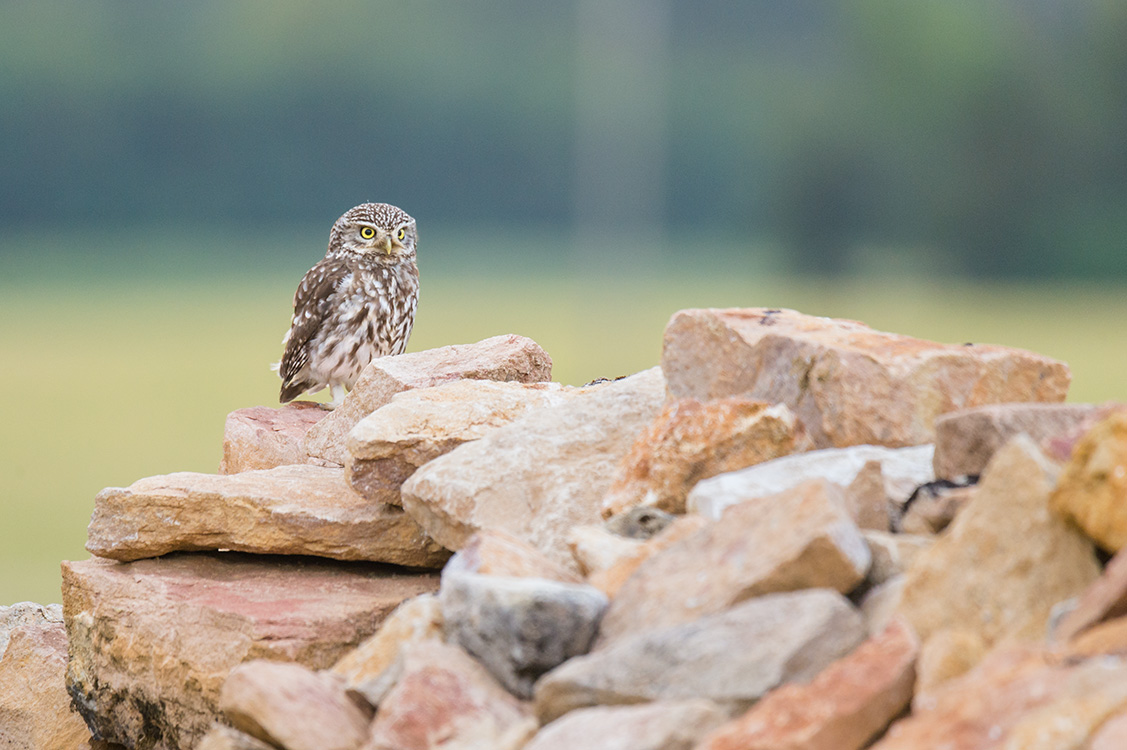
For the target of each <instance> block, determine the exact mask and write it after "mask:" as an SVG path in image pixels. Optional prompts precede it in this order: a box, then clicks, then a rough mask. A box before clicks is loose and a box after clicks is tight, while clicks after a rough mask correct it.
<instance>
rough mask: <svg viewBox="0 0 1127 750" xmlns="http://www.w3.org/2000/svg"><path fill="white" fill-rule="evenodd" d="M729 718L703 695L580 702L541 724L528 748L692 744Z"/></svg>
mask: <svg viewBox="0 0 1127 750" xmlns="http://www.w3.org/2000/svg"><path fill="white" fill-rule="evenodd" d="M725 718H726V716H725V714H724V712H723V711H722V710H720V709H719V708H718V707H717V706H716V705H715V704H714V703H713V702H712V701H707V700H700V699H697V700H691V699H690V700H683V701H654V702H653V703H642V704H640V705H637V706H595V707H594V708H581V709H579V710H577V711H572V712H571V713H569V714H568V715H567V716H564V717H561V718H560V719H557V720H556V721H553V722H552V723H551V724H549V725H548V726H546V727H544V728H543V729H541V730H540V731H539V732H537V734H536V736H535V737H533V738H532V741H531V742H529V743H528V744H527V745H525V746H524V750H578V748H582V749H583V750H692V748H693V747H694V746H695V745H696V741H697V740H698V739H700V737H701V736H702V735H704V734H705V733H706V732H708V731H709V730H710V729H712V728H714V727H715V726H717V725H718V724H720V723H721V722H723V721H724V719H725Z"/></svg>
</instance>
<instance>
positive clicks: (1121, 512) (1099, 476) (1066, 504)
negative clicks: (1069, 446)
mask: <svg viewBox="0 0 1127 750" xmlns="http://www.w3.org/2000/svg"><path fill="white" fill-rule="evenodd" d="M1052 505H1053V509H1054V510H1056V511H1057V512H1058V513H1060V514H1061V515H1063V516H1064V517H1066V518H1069V519H1072V520H1073V521H1074V522H1075V523H1076V524H1077V525H1078V526H1079V527H1080V528H1081V529H1083V530H1084V533H1085V534H1087V535H1088V536H1089V537H1091V538H1092V539H1094V540H1096V542H1097V543H1098V544H1099V545H1100V546H1101V547H1103V548H1104V549H1106V550H1108V551H1109V552H1118V551H1119V550H1121V549H1123V547H1124V546H1127V410H1120V411H1114V412H1112V413H1111V414H1109V415H1108V416H1106V417H1104V418H1103V419H1102V420H1100V421H1099V422H1098V423H1097V424H1096V425H1095V426H1094V427H1093V428H1092V429H1091V430H1089V431H1088V433H1087V434H1086V435H1084V437H1083V438H1082V439H1081V440H1080V442H1079V443H1077V444H1076V447H1075V449H1073V451H1072V458H1070V459H1069V461H1068V464H1067V465H1066V466H1065V468H1064V473H1063V474H1062V475H1061V478H1060V483H1059V484H1058V485H1057V487H1056V489H1055V490H1054V491H1053V497H1052Z"/></svg>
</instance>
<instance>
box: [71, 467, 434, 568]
mask: <svg viewBox="0 0 1127 750" xmlns="http://www.w3.org/2000/svg"><path fill="white" fill-rule="evenodd" d="M86 549H87V550H88V551H90V552H91V553H93V554H95V555H98V556H99V557H108V558H110V559H114V560H122V561H130V560H139V559H142V558H146V557H156V556H158V555H163V554H167V553H169V552H176V551H216V550H221V549H222V550H235V551H238V552H254V553H257V554H277V555H315V556H318V557H330V558H333V559H336V560H369V561H373V562H386V563H394V564H396V565H409V566H413V567H431V568H433V567H441V566H442V564H443V563H444V562H445V561H446V559H447V558H448V557H449V552H448V551H447V550H445V549H443V548H442V547H440V546H439V545H438V544H437V543H435V542H434V541H433V540H432V539H431V538H430V537H428V536H427V535H426V533H425V532H424V531H423V530H422V528H421V527H420V526H419V525H418V524H417V523H415V521H414V520H412V519H411V517H410V516H408V515H407V514H406V513H404V512H403V510H402V509H401V508H397V507H394V506H391V505H385V504H383V503H373V502H371V501H368V500H365V499H364V498H362V497H360V496H359V495H357V494H356V493H355V492H353V491H352V489H351V488H350V487H349V486H348V483H347V482H346V481H345V478H344V470H343V469H333V468H327V467H323V466H309V465H295V466H279V467H277V468H274V469H266V470H261V471H244V472H241V473H238V474H230V475H223V474H197V473H195V472H178V473H176V474H166V475H164V476H156V477H148V478H146V479H140V480H138V481H136V482H134V483H133V484H132V485H130V486H129V487H125V488H118V487H110V488H107V489H104V490H102V491H101V492H100V493H98V496H97V498H95V501H94V515H93V517H92V518H91V521H90V527H89V530H88V539H87V542H86Z"/></svg>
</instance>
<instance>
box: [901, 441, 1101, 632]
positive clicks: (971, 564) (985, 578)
mask: <svg viewBox="0 0 1127 750" xmlns="http://www.w3.org/2000/svg"><path fill="white" fill-rule="evenodd" d="M1058 472H1059V470H1058V468H1057V466H1056V465H1055V464H1054V463H1053V462H1051V461H1049V460H1048V459H1047V458H1045V456H1044V454H1042V453H1041V451H1040V449H1039V448H1038V447H1037V446H1036V445H1035V444H1034V443H1033V442H1032V440H1030V438H1029V437H1028V436H1026V435H1018V436H1017V437H1016V438H1014V439H1013V440H1011V441H1010V442H1009V443H1007V444H1006V445H1005V447H1003V448H1002V449H1001V450H999V451H998V452H997V453H995V454H994V458H993V460H992V461H991V462H990V464H989V465H988V466H987V468H986V473H985V474H984V475H983V477H982V481H981V482H980V484H979V487H978V491H977V492H976V493H975V495H974V498H973V499H972V500H971V501H970V503H969V504H968V505H967V506H966V507H965V508H964V509H963V510H962V511H961V512H960V513H959V515H958V516H956V517H955V520H954V521H953V522H952V524H951V525H950V526H949V527H948V528H947V530H946V532H944V534H943V535H941V536H940V537H939V538H938V540H936V542H935V544H933V545H932V546H931V547H929V548H928V549H926V550H924V551H922V552H921V553H919V555H917V557H916V559H915V561H914V562H913V564H912V566H911V568H909V569H908V571H907V580H906V582H905V586H904V590H903V595H902V597H903V598H902V600H901V603H900V608H899V609H900V612H902V613H903V614H904V615H905V616H906V617H907V618H908V620H909V621H910V622H911V623H912V625H913V627H915V629H916V632H917V633H918V634H919V636H920V638H921V640H924V641H926V640H927V639H928V638H929V637H930V636H931V635H932V634H933V633H936V632H937V631H940V630H944V629H948V628H953V629H957V630H964V631H971V632H974V633H976V634H977V635H978V636H979V637H980V638H981V640H982V642H983V643H984V644H986V645H987V646H990V645H992V644H995V643H998V642H999V641H1003V640H1009V639H1026V640H1041V639H1043V638H1044V637H1045V634H1046V626H1047V623H1048V620H1049V615H1050V612H1051V610H1052V608H1053V606H1054V605H1055V604H1056V603H1057V602H1060V601H1062V600H1064V599H1068V598H1070V597H1073V596H1076V595H1078V594H1080V593H1081V592H1082V591H1083V590H1084V589H1085V588H1087V586H1088V585H1089V584H1090V583H1091V582H1092V581H1094V580H1095V579H1096V578H1097V577H1098V576H1099V574H1100V567H1099V564H1098V563H1097V561H1096V558H1095V554H1094V552H1093V549H1092V544H1091V542H1089V541H1088V540H1087V539H1086V538H1085V537H1084V536H1083V535H1082V534H1081V533H1080V532H1079V531H1077V530H1076V529H1075V528H1073V527H1072V526H1071V525H1069V524H1068V523H1067V522H1065V521H1063V520H1062V519H1060V518H1058V517H1057V516H1056V515H1055V514H1054V513H1052V512H1051V511H1050V510H1049V492H1050V491H1051V490H1052V488H1053V486H1054V484H1055V483H1056V479H1057V474H1058Z"/></svg>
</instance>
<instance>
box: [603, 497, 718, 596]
mask: <svg viewBox="0 0 1127 750" xmlns="http://www.w3.org/2000/svg"><path fill="white" fill-rule="evenodd" d="M708 523H709V522H708V520H707V519H704V518H701V517H700V516H697V515H687V516H679V517H678V518H677V520H676V521H674V522H673V523H672V524H671V525H670V526H668V527H667V528H666V529H665V530H664V531H662V532H661V533H659V534H658V535H657V536H655V537H653V538H652V539H647V540H646V541H644V542H642V543H641V544H640V545H639V546H638V547H637V548H636V549H635V550H633V551H632V552H631V553H629V554H627V555H625V556H623V558H622V559H621V560H619V561H618V562H616V563H614V564H613V565H611V566H609V567H607V568H604V569H603V570H599V571H596V572H594V573H592V574H591V575H589V576H588V577H587V583H589V584H591V585H592V586H594V587H595V588H597V589H599V590H600V591H602V592H603V593H604V594H606V595H607V596H608V597H610V598H612V599H613V598H614V597H615V596H616V595H617V594H618V591H619V589H621V588H622V585H623V584H624V583H626V581H627V580H628V579H629V578H630V576H632V575H634V572H635V571H636V570H638V568H639V567H641V565H642V563H644V562H645V561H646V560H649V559H650V558H651V557H653V556H654V555H656V554H657V553H659V552H661V551H662V550H664V549H668V548H669V547H672V546H673V545H674V544H676V543H677V542H679V541H681V540H682V539H685V538H686V537H688V536H691V535H693V534H695V533H697V532H698V531H700V530H701V529H703V528H704V527H705V526H707V525H708Z"/></svg>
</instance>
